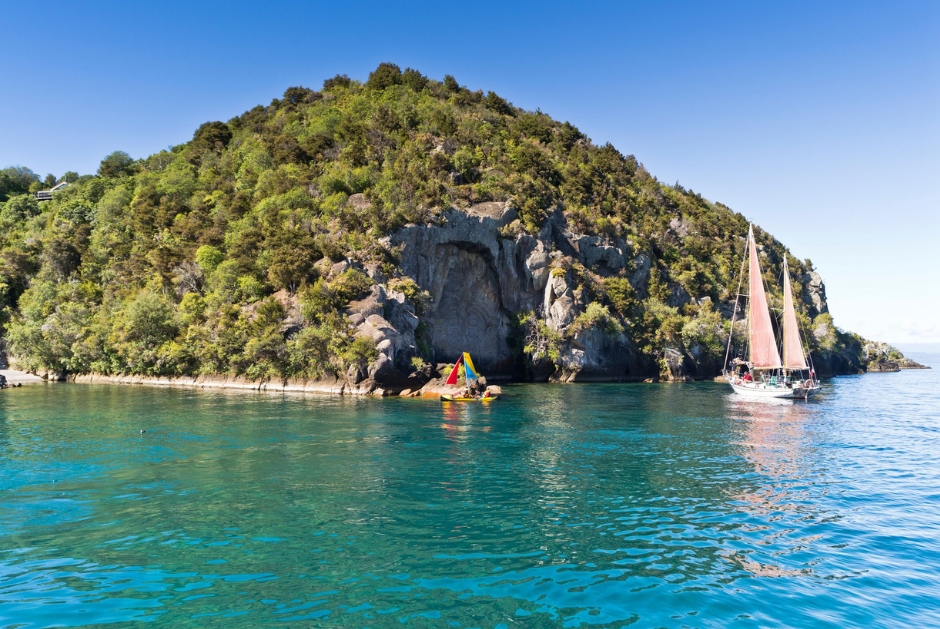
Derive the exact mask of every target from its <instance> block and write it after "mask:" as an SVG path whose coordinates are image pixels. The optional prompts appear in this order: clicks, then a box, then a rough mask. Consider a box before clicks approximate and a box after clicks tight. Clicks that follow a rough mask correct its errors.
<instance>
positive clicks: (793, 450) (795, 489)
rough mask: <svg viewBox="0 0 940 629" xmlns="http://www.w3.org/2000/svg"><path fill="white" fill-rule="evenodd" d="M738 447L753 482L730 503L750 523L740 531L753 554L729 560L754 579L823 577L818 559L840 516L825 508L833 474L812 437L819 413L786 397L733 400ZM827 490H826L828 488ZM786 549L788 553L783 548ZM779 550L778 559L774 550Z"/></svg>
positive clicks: (735, 492)
mask: <svg viewBox="0 0 940 629" xmlns="http://www.w3.org/2000/svg"><path fill="white" fill-rule="evenodd" d="M727 408H728V410H729V417H730V418H731V419H732V420H733V421H735V425H734V426H733V428H732V430H737V431H738V433H739V438H738V439H737V440H734V439H733V438H732V445H736V446H737V450H738V453H739V454H740V456H742V457H743V458H744V460H745V461H746V462H747V463H748V464H749V466H750V467H752V468H753V471H754V473H755V475H754V477H753V481H752V482H750V483H738V484H736V485H735V486H734V488H733V491H731V492H729V494H728V498H729V503H730V504H731V505H733V506H734V507H736V508H737V509H738V510H739V511H740V512H741V515H742V516H743V517H744V518H745V520H746V523H745V524H744V526H742V527H741V528H740V529H739V532H740V534H741V535H742V537H743V539H744V540H747V541H748V543H747V550H737V551H730V552H728V553H727V554H726V557H727V559H728V560H730V561H732V562H733V563H735V564H736V565H738V566H739V567H740V568H742V569H744V570H746V571H747V572H749V573H751V574H752V575H754V576H761V577H786V576H800V575H805V576H822V575H821V573H822V572H825V566H821V565H818V564H817V563H815V562H814V561H813V560H812V559H811V558H810V557H811V556H812V552H811V547H812V546H814V545H816V544H818V543H819V541H820V540H821V539H823V537H824V535H823V533H822V531H823V530H824V525H823V524H824V523H825V522H827V521H830V520H832V519H833V518H834V517H836V516H833V514H829V513H825V510H824V508H823V507H821V506H820V505H819V504H818V500H817V498H818V496H819V495H820V491H821V487H822V486H823V484H822V483H817V482H814V481H816V479H818V478H819V477H820V476H821V474H822V473H824V472H825V469H824V461H821V460H820V458H819V455H818V452H817V451H816V447H815V446H814V445H813V441H812V438H811V434H810V433H811V426H812V419H813V416H814V414H815V413H814V409H813V408H812V407H809V406H807V405H806V404H803V403H801V402H798V401H793V400H786V399H765V400H754V399H742V398H741V397H739V396H736V395H729V396H727ZM822 491H823V493H825V490H824V489H823V490H822ZM781 547H783V549H781ZM769 548H774V549H775V550H774V552H773V553H772V554H771V553H770V552H768V550H764V549H769Z"/></svg>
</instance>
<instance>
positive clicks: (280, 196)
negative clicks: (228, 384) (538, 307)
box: [0, 64, 860, 378]
mask: <svg viewBox="0 0 940 629" xmlns="http://www.w3.org/2000/svg"><path fill="white" fill-rule="evenodd" d="M71 178H72V179H73V180H74V179H75V177H74V174H73V176H72V177H71ZM54 180H55V178H54V177H53V178H47V181H46V182H44V183H45V185H46V186H48V185H50V184H52V183H54ZM40 187H43V186H42V184H41V183H40V181H39V178H38V177H36V176H35V175H33V174H32V173H31V171H28V169H22V168H12V169H11V168H8V169H6V170H4V171H2V172H0V303H2V306H3V311H2V312H3V314H2V321H0V325H2V327H3V336H4V338H5V341H6V349H7V351H8V352H9V353H10V354H11V355H12V357H13V358H14V360H15V362H16V364H17V365H19V366H21V367H23V368H27V369H30V370H36V371H51V372H58V373H62V372H71V373H83V372H100V373H135V374H149V375H180V374H209V373H211V374H238V375H245V376H247V377H249V378H263V377H314V378H316V377H322V376H325V375H330V374H346V373H350V371H353V372H355V371H356V370H357V369H358V370H362V369H363V368H364V367H365V366H367V365H369V364H370V363H372V362H373V361H375V359H376V357H377V355H378V352H379V349H377V347H376V343H375V342H374V339H370V338H367V337H365V336H363V335H362V334H361V332H360V331H359V330H358V328H357V327H356V326H355V325H353V324H351V322H350V319H349V318H348V316H347V310H346V306H347V304H348V303H349V302H350V301H353V300H357V299H361V298H362V297H363V296H365V295H366V294H368V293H369V291H370V290H371V289H372V287H373V286H374V285H376V284H382V285H383V286H385V287H387V288H388V289H389V290H390V291H391V290H394V291H397V293H400V294H402V295H404V299H405V300H407V302H408V303H409V304H410V307H412V308H413V309H414V311H415V312H416V313H417V316H418V317H419V318H420V317H421V315H422V312H423V311H424V310H426V309H427V308H430V307H433V304H434V295H433V294H429V292H428V287H427V286H421V285H419V284H417V283H416V282H415V278H410V277H407V276H403V275H402V271H401V267H400V264H399V261H400V259H399V256H400V255H401V251H400V250H398V249H396V247H395V246H393V245H391V244H390V241H389V239H388V238H386V237H387V236H389V235H392V234H394V233H395V232H396V231H397V230H399V229H401V228H403V227H404V226H406V225H435V224H440V223H441V222H442V221H444V220H446V213H447V211H448V210H449V209H450V208H456V209H458V210H459V209H461V208H468V207H470V206H473V205H476V204H480V203H484V202H490V201H497V202H506V203H508V205H509V206H511V207H512V208H514V210H515V212H516V215H517V219H516V220H514V221H512V222H510V223H509V224H506V225H504V226H502V227H501V228H500V236H501V237H502V238H504V239H510V240H511V239H517V240H518V239H523V238H525V237H526V235H527V234H538V233H539V232H540V231H541V230H543V229H544V227H545V225H546V222H547V221H550V220H551V217H552V216H555V215H557V214H558V213H559V212H560V213H561V215H562V216H563V218H564V220H565V222H566V225H567V227H566V229H568V230H569V231H570V232H571V233H576V234H588V235H591V236H597V237H599V239H600V241H603V242H606V243H611V244H612V245H617V246H619V247H620V250H623V251H629V252H630V253H631V256H630V257H632V258H633V259H634V261H635V260H637V259H641V258H643V257H645V259H646V260H647V262H648V268H647V269H646V272H645V273H644V274H642V277H641V278H640V279H639V280H637V277H636V268H635V267H636V264H634V265H633V266H631V265H630V264H626V265H624V266H623V267H622V268H619V269H616V268H614V269H611V268H610V267H603V268H601V267H598V268H594V267H590V266H585V264H584V263H582V262H580V261H579V260H578V258H577V257H576V256H572V255H570V253H566V252H564V251H560V252H559V253H558V254H556V255H553V257H552V261H551V265H552V271H551V273H552V274H553V275H565V276H566V277H569V278H571V282H572V286H575V287H576V288H575V290H574V293H576V301H577V302H578V303H579V304H581V307H580V310H579V311H578V312H579V313H580V314H578V316H577V318H576V319H575V320H574V321H571V322H569V323H567V324H565V325H563V326H555V327H554V328H552V329H549V328H547V327H546V325H545V323H544V322H543V320H542V319H541V318H540V317H541V316H542V313H537V312H535V313H531V314H530V313H526V312H520V313H513V314H514V316H516V317H517V321H516V325H517V326H518V328H517V330H516V332H514V334H516V335H517V337H518V339H520V342H519V343H517V344H515V345H513V347H514V348H515V351H516V352H517V353H519V354H520V358H521V355H522V354H527V355H528V358H529V361H530V364H531V363H532V362H535V363H539V362H541V363H545V362H546V361H557V360H558V359H559V354H558V348H559V347H560V346H561V345H563V344H564V343H565V342H567V341H570V340H571V339H572V338H574V336H575V335H576V334H577V332H578V331H579V330H583V329H584V328H591V327H603V328H604V329H605V330H607V331H608V332H609V333H610V334H613V335H620V336H622V337H623V339H624V342H625V343H626V346H628V347H629V350H630V351H631V352H634V353H635V354H636V355H637V356H638V357H640V358H641V359H642V360H643V361H646V363H645V364H648V365H649V367H648V368H649V369H652V370H654V371H655V370H657V369H658V365H659V364H660V362H659V361H660V358H661V357H662V355H663V352H664V351H665V350H666V349H667V348H671V349H674V350H677V351H679V352H682V353H684V354H685V355H686V356H688V357H689V359H690V360H691V361H692V362H693V363H695V364H696V365H699V366H703V367H702V370H701V372H700V373H699V375H706V372H708V371H714V367H713V366H712V367H708V368H705V367H704V366H705V365H714V364H719V363H720V359H721V358H722V357H723V352H724V340H725V339H726V338H727V330H728V329H729V326H728V322H727V318H728V317H729V316H730V306H729V304H730V303H731V302H733V296H734V292H735V290H736V281H737V274H738V271H739V267H740V262H741V256H742V253H743V237H744V235H745V234H746V232H747V226H748V224H747V221H746V219H745V218H744V217H743V216H741V215H740V214H736V213H734V212H732V211H731V210H729V209H728V208H727V207H725V206H724V205H722V204H720V203H714V202H711V201H708V200H706V199H705V198H703V197H702V196H701V195H700V194H697V193H695V192H692V191H691V190H686V189H684V188H682V187H681V186H680V185H678V184H676V185H666V184H663V183H661V182H659V181H657V180H656V179H655V178H654V177H653V176H652V175H650V174H649V173H648V172H647V171H646V170H645V169H644V168H643V166H642V165H641V164H640V163H639V162H638V161H637V160H636V159H635V158H634V157H633V156H632V155H627V156H625V155H623V154H622V153H621V152H620V151H618V150H617V149H616V148H614V147H613V146H611V145H610V144H606V145H604V146H596V145H594V144H593V143H592V142H591V141H590V140H589V139H588V138H587V137H585V135H584V134H583V133H581V132H580V131H579V130H578V129H577V128H576V127H575V126H573V125H572V124H569V123H568V122H564V123H560V122H557V121H555V120H553V119H552V118H550V117H549V116H548V115H546V114H544V113H542V112H540V111H535V112H531V111H524V110H522V109H519V108H516V107H514V106H512V105H511V104H510V103H508V102H507V101H506V100H504V99H503V98H501V97H500V96H498V95H497V94H494V93H493V92H487V93H484V92H482V91H470V90H468V89H467V88H465V87H462V86H461V85H459V84H458V82H457V81H456V80H455V79H454V78H453V77H451V76H447V77H445V79H444V80H443V81H442V82H438V81H435V80H431V79H428V78H427V77H425V76H423V75H422V74H421V73H420V72H418V71H415V70H412V69H406V70H404V71H401V70H400V69H399V68H398V67H397V66H395V65H393V64H382V65H380V66H379V67H378V68H377V69H376V70H375V71H374V72H373V73H371V74H370V76H369V79H368V80H367V81H366V82H364V83H361V82H359V81H355V80H351V79H349V78H347V77H346V76H336V77H334V78H331V79H329V80H327V81H325V82H324V84H323V86H322V88H321V89H320V90H319V91H314V90H311V89H306V88H302V87H292V88H289V89H288V90H286V91H285V92H284V95H283V96H282V97H281V98H279V99H275V100H274V101H272V102H271V104H269V105H267V106H260V105H259V106H258V107H255V108H254V109H252V110H250V111H247V112H245V113H244V114H242V115H240V116H238V117H236V118H233V119H232V120H229V121H228V122H207V123H206V124H203V125H202V126H200V127H199V128H198V129H197V130H196V131H195V134H194V136H193V138H192V140H191V141H189V142H188V143H185V144H181V145H179V146H175V147H173V148H172V150H167V151H161V152H159V153H156V154H154V155H151V156H149V157H146V158H143V159H136V160H135V159H132V158H131V157H130V156H128V155H127V154H125V153H122V152H115V153H113V154H111V155H109V156H107V157H106V158H105V159H104V160H103V161H102V162H101V166H100V168H99V170H98V173H97V174H96V175H85V176H81V177H80V178H78V179H77V181H75V183H73V184H72V185H71V186H69V187H67V188H65V189H64V190H62V191H61V192H58V193H57V194H56V195H55V197H54V199H53V200H52V201H48V202H42V203H40V202H38V201H37V200H35V198H34V196H33V195H32V194H31V192H35V191H36V190H37V189H38V188H40ZM757 237H758V241H759V242H760V244H761V245H762V249H763V252H764V253H765V254H766V257H765V259H764V262H763V263H764V267H765V275H766V278H767V280H768V283H769V285H770V286H771V287H772V288H773V287H776V286H777V285H778V281H779V280H778V278H779V277H780V272H781V265H782V260H783V256H784V255H789V254H788V253H787V251H786V249H785V248H784V247H783V246H782V245H781V244H780V243H778V242H777V241H776V240H774V239H773V238H772V237H771V236H770V235H768V234H766V233H764V232H762V231H761V230H759V229H758V230H757ZM618 243H619V244H618ZM636 256H640V258H637V257H636ZM788 261H789V265H790V269H791V273H792V274H793V277H794V280H795V282H796V286H795V287H794V290H795V292H796V294H798V295H802V297H803V301H802V302H801V304H800V306H801V310H802V312H801V317H802V318H803V323H804V327H805V329H806V330H808V331H812V332H813V333H810V334H809V335H808V337H809V341H810V342H811V344H812V345H813V350H814V352H816V356H817V359H819V358H820V357H823V358H825V356H836V355H838V356H842V357H845V356H848V357H849V359H848V360H849V362H852V361H851V357H852V356H858V355H859V353H860V349H859V347H860V346H859V345H858V344H859V340H858V338H857V337H854V336H852V335H847V334H842V333H840V332H838V331H837V330H836V328H834V327H833V325H832V321H831V318H830V317H829V315H828V313H827V312H826V308H825V295H824V292H822V287H821V283H820V282H818V275H815V274H814V273H813V269H812V265H811V263H810V262H809V261H808V260H806V261H801V260H797V259H795V258H793V257H792V256H790V257H789V258H788ZM814 278H815V279H814ZM814 282H815V284H814ZM772 299H776V300H778V301H779V300H780V295H779V291H778V292H776V293H772ZM729 300H730V301H729ZM421 334H422V328H421V326H420V325H418V329H417V331H416V333H415V338H416V343H415V347H414V348H413V350H412V351H410V352H407V353H406V354H403V355H401V356H400V357H399V358H400V360H398V361H397V365H396V366H397V367H398V369H400V370H402V371H407V370H408V369H410V368H418V367H420V366H421V365H422V364H423V363H424V362H432V361H435V360H441V359H442V357H441V356H436V355H435V352H434V348H433V347H431V346H428V344H427V343H425V342H422V337H421ZM526 339H528V342H526ZM533 339H535V342H533ZM443 358H444V359H446V358H447V357H443ZM840 361H842V362H843V363H844V362H845V361H844V360H843V359H841V358H840ZM523 362H524V361H522V360H520V361H519V365H522V364H523ZM839 364H842V363H839ZM846 364H847V363H846ZM522 369H523V367H520V370H522ZM520 373H521V371H520Z"/></svg>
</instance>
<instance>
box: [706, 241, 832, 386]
mask: <svg viewBox="0 0 940 629" xmlns="http://www.w3.org/2000/svg"><path fill="white" fill-rule="evenodd" d="M747 249H748V259H747V264H748V294H747V295H742V294H741V285H742V283H743V280H744V262H742V263H741V277H740V279H739V281H738V296H737V298H736V299H735V302H734V314H733V315H732V319H731V330H732V332H733V330H734V323H735V318H736V317H737V314H738V302H739V300H740V299H741V297H745V296H746V297H747V298H748V308H747V332H748V334H747V356H748V358H747V360H743V359H741V358H740V357H738V358H735V359H734V360H732V361H731V363H730V368H729V362H728V359H729V358H730V356H731V341H732V338H733V337H734V335H733V334H729V335H728V349H727V351H726V352H725V367H724V370H723V371H722V373H723V374H724V376H725V379H726V380H727V381H728V384H730V385H731V388H732V389H733V390H734V392H735V393H738V394H740V395H743V396H745V397H750V398H778V399H779V398H784V399H803V400H806V399H809V397H810V396H812V395H815V394H816V393H819V390H820V387H819V382H818V381H817V380H816V372H815V370H814V369H813V367H812V362H811V360H810V362H807V355H806V353H805V352H804V351H803V340H802V337H801V336H800V330H799V324H798V323H797V319H796V309H795V307H794V305H793V288H792V287H791V285H790V269H789V267H788V266H787V258H786V256H784V258H783V325H782V328H783V339H782V340H783V342H782V344H781V345H782V349H783V358H782V359H781V355H780V354H781V353H780V351H779V350H778V346H777V338H776V336H775V335H774V329H773V325H772V324H771V320H770V307H769V306H768V304H767V293H766V292H765V291H764V282H763V279H762V278H761V272H760V261H759V260H758V258H757V245H756V244H755V243H754V228H753V226H751V227H749V228H748V232H747ZM804 376H805V377H804Z"/></svg>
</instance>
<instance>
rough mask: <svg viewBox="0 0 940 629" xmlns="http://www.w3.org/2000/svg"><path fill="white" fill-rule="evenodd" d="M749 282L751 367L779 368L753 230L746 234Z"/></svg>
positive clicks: (778, 358) (777, 353) (775, 341)
mask: <svg viewBox="0 0 940 629" xmlns="http://www.w3.org/2000/svg"><path fill="white" fill-rule="evenodd" d="M747 240H748V255H749V256H750V259H749V268H748V280H749V282H750V286H749V289H748V290H749V292H750V305H751V307H750V309H749V310H750V315H749V316H750V326H749V329H750V345H751V365H753V366H754V367H761V368H772V367H780V352H778V351H777V340H776V339H775V338H774V329H773V326H772V325H771V323H770V309H769V308H768V306H767V294H766V293H765V292H764V281H763V280H762V279H761V275H760V263H759V262H758V260H757V247H756V245H755V244H754V229H753V228H749V229H748V232H747Z"/></svg>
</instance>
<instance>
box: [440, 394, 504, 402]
mask: <svg viewBox="0 0 940 629" xmlns="http://www.w3.org/2000/svg"><path fill="white" fill-rule="evenodd" d="M498 397H499V396H498V395H490V396H488V397H454V396H453V395H450V394H448V393H445V394H443V395H441V402H492V401H493V400H495V399H496V398H498Z"/></svg>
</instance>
